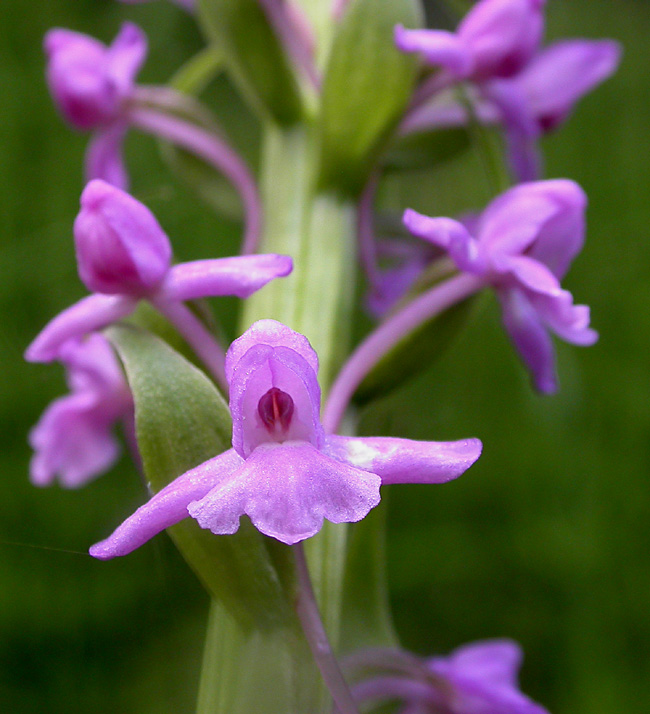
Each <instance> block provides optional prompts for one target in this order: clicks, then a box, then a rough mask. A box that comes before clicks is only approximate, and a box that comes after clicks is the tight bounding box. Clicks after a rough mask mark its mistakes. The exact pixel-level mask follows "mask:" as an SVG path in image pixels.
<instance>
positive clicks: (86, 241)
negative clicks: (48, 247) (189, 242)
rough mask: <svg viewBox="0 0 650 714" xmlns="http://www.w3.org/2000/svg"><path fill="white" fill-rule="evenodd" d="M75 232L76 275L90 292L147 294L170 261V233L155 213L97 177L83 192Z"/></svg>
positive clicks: (163, 275)
mask: <svg viewBox="0 0 650 714" xmlns="http://www.w3.org/2000/svg"><path fill="white" fill-rule="evenodd" d="M74 238H75V247H76V250H77V261H78V264H79V275H80V277H81V279H82V280H83V282H84V283H85V285H86V286H87V287H88V289H89V290H92V291H93V292H100V293H109V294H111V293H118V294H124V293H127V294H131V295H136V296H138V297H141V296H145V295H148V294H151V293H152V292H153V291H155V290H156V289H157V288H158V286H159V285H160V283H161V282H162V281H163V279H164V278H165V275H166V274H167V271H168V270H169V267H170V261H171V245H170V243H169V238H167V236H166V235H165V232H164V231H163V229H162V228H161V227H160V224H159V223H158V221H157V220H156V218H155V216H154V215H153V213H151V211H150V210H149V209H148V208H147V207H146V206H145V205H144V204H142V203H140V201H137V200H136V199H135V198H133V197H132V196H130V195H129V194H128V193H126V192H125V191H122V190H121V189H119V188H116V187H115V186H111V185H110V184H108V183H106V182H105V181H101V180H100V179H95V180H94V181H91V182H90V183H89V184H88V185H87V186H86V188H85V189H84V191H83V193H82V194H81V210H80V211H79V214H78V216H77V218H76V219H75V222H74Z"/></svg>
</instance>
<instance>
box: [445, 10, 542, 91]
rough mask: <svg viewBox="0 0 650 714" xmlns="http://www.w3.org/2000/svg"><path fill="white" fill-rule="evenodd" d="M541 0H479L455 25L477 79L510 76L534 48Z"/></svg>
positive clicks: (539, 33) (539, 30) (538, 35)
mask: <svg viewBox="0 0 650 714" xmlns="http://www.w3.org/2000/svg"><path fill="white" fill-rule="evenodd" d="M543 4H544V3H543V1H542V2H540V0H481V2H478V3H476V5H474V7H472V9H471V10H470V11H469V12H468V13H467V15H466V16H465V18H464V19H463V20H462V22H461V23H460V25H459V26H458V36H459V37H460V38H461V39H462V40H463V42H464V43H465V44H466V45H467V46H468V47H469V48H470V51H471V53H472V56H473V58H474V74H475V75H476V78H477V79H481V80H484V79H491V78H493V77H510V76H512V75H513V74H515V73H516V72H518V71H519V70H520V69H521V68H522V67H523V66H524V65H525V64H526V62H528V61H529V60H530V58H531V57H532V56H533V54H534V53H535V52H536V51H537V49H538V47H539V44H540V42H541V39H542V33H543V29H544V20H543V15H542V5H543Z"/></svg>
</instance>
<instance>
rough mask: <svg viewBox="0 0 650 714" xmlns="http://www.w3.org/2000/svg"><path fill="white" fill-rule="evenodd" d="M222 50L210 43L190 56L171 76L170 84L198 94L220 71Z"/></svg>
mask: <svg viewBox="0 0 650 714" xmlns="http://www.w3.org/2000/svg"><path fill="white" fill-rule="evenodd" d="M224 62H225V60H224V56H223V52H222V51H221V50H220V49H219V48H218V46H217V45H215V44H212V45H209V46H208V47H205V48H204V49H202V50H201V51H200V52H199V53H197V54H196V55H194V57H192V58H190V59H189V60H188V61H187V62H186V63H185V64H184V65H183V66H182V67H181V68H180V69H179V70H178V71H177V72H176V73H175V74H174V76H173V77H172V78H171V81H170V82H169V84H170V86H172V87H173V88H174V89H177V90H178V91H179V92H184V93H185V94H200V93H201V92H202V91H203V90H204V89H205V88H206V87H207V86H208V84H209V83H210V82H211V81H212V80H213V79H214V78H215V77H216V76H217V75H218V74H219V73H220V72H221V70H222V69H223V66H224Z"/></svg>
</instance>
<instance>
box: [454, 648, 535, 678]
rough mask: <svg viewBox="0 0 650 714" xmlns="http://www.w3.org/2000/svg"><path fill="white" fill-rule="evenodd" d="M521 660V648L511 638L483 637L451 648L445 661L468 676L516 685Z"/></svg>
mask: <svg viewBox="0 0 650 714" xmlns="http://www.w3.org/2000/svg"><path fill="white" fill-rule="evenodd" d="M522 659H523V652H522V650H521V647H520V646H519V645H518V644H517V643H516V642H514V641H513V640H485V641H483V642H473V643H472V644H469V645H465V646H463V647H459V648H458V649H456V650H454V651H453V652H452V653H451V655H450V656H449V658H448V663H449V667H450V669H452V670H454V671H456V672H458V673H459V674H461V673H462V674H463V675H464V676H467V677H469V678H472V679H476V680H480V681H483V682H492V683H494V684H500V685H505V686H510V687H516V686H517V678H518V674H519V669H520V667H521V661H522Z"/></svg>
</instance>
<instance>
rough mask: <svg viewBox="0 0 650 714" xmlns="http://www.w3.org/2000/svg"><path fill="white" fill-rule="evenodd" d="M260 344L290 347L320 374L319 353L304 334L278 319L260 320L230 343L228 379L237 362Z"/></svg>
mask: <svg viewBox="0 0 650 714" xmlns="http://www.w3.org/2000/svg"><path fill="white" fill-rule="evenodd" d="M258 344H263V345H270V346H271V347H276V346H282V347H288V348H289V349H292V350H293V351H294V352H297V353H298V354H299V355H300V356H301V357H302V358H303V359H304V360H306V361H307V364H308V365H309V366H310V367H311V368H312V369H313V370H314V372H316V373H317V374H318V355H317V354H316V352H314V349H313V347H312V346H311V345H310V344H309V340H308V339H307V338H306V337H305V336H304V335H301V334H300V333H298V332H295V331H294V330H292V329H291V328H290V327H287V326H286V325H283V324H282V323H281V322H277V321H276V320H258V321H257V322H256V323H255V324H253V325H251V326H250V327H249V328H248V330H246V332H245V333H244V334H243V335H242V336H241V337H239V338H237V339H236V340H235V341H234V342H233V343H232V344H231V345H230V348H229V349H228V354H227V355H226V377H227V378H228V380H231V379H232V376H233V371H234V369H235V367H236V365H237V362H239V360H240V359H241V358H242V357H243V356H244V355H245V354H246V352H248V350H249V349H250V348H251V347H254V346H255V345H258Z"/></svg>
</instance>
